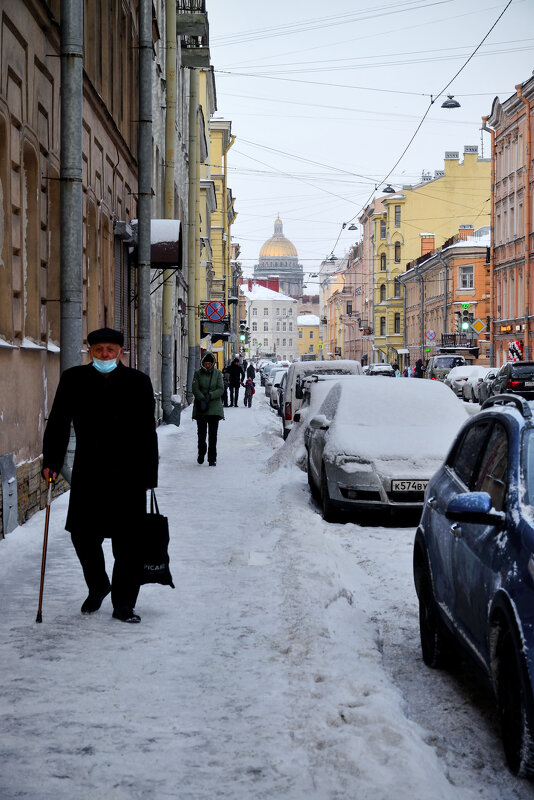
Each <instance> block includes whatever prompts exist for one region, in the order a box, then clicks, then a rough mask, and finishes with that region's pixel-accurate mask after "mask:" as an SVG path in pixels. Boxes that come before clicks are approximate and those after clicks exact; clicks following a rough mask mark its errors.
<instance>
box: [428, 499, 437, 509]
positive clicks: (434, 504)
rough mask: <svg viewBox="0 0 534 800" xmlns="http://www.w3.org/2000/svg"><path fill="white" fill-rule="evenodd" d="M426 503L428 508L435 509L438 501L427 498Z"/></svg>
mask: <svg viewBox="0 0 534 800" xmlns="http://www.w3.org/2000/svg"><path fill="white" fill-rule="evenodd" d="M427 503H428V505H429V506H430V508H436V506H437V504H438V501H437V500H436V498H435V497H429V498H428V500H427Z"/></svg>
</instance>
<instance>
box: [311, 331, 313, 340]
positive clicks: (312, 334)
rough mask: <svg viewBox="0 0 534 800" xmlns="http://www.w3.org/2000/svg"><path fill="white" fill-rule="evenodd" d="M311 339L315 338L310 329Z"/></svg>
mask: <svg viewBox="0 0 534 800" xmlns="http://www.w3.org/2000/svg"><path fill="white" fill-rule="evenodd" d="M310 339H313V331H310Z"/></svg>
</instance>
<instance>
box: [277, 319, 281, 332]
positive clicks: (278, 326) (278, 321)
mask: <svg viewBox="0 0 534 800" xmlns="http://www.w3.org/2000/svg"><path fill="white" fill-rule="evenodd" d="M276 330H277V331H279V330H280V320H277V321H276Z"/></svg>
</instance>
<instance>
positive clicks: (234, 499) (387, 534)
mask: <svg viewBox="0 0 534 800" xmlns="http://www.w3.org/2000/svg"><path fill="white" fill-rule="evenodd" d="M280 434H281V426H280V422H279V419H278V418H277V417H276V416H275V415H274V414H273V412H272V411H271V410H270V408H269V406H268V404H267V403H266V401H265V398H264V396H263V392H262V391H261V390H259V391H257V393H256V395H255V398H254V401H253V405H252V408H251V409H246V408H244V407H243V405H242V398H241V405H240V407H239V408H229V409H227V410H226V421H225V422H224V423H221V425H220V428H219V455H218V463H217V467H215V468H210V467H208V466H207V465H203V466H198V465H197V464H196V442H195V440H196V430H195V427H194V424H193V423H192V421H191V419H190V412H189V411H186V412H184V415H183V418H182V425H181V426H180V428H175V427H164V428H161V429H160V431H159V439H160V451H161V460H160V481H159V482H160V488H159V490H158V500H159V504H160V510H161V511H162V513H165V514H166V515H167V516H168V517H169V522H170V529H171V547H170V554H171V569H172V572H173V577H174V582H175V584H176V590H174V591H173V590H172V589H170V588H168V587H161V586H151V587H143V588H142V589H141V593H140V597H139V600H138V604H137V609H136V610H137V611H138V613H139V614H140V615H141V617H142V622H141V624H140V625H138V626H130V625H124V624H123V623H120V622H118V621H117V620H113V619H112V618H111V608H110V605H109V599H107V600H106V601H105V602H104V604H103V606H102V608H101V610H100V611H99V612H97V613H95V614H93V615H90V616H82V615H81V614H80V610H79V609H80V605H81V602H82V601H83V599H84V597H85V591H84V584H83V579H82V575H81V570H80V567H79V564H78V562H77V559H76V556H75V554H74V550H73V548H72V546H71V544H70V541H69V537H68V534H66V532H65V531H64V530H63V525H64V520H65V512H66V507H67V497H66V496H63V497H61V498H58V499H57V500H55V501H54V502H53V504H52V510H51V517H50V539H49V551H48V562H47V573H46V580H45V591H44V602H43V623H42V625H36V624H35V613H36V610H37V600H38V588H39V574H40V563H41V545H42V537H43V525H44V513H43V512H41V513H40V514H38V515H36V516H35V517H33V518H32V519H31V520H30V521H29V522H28V523H26V524H25V525H24V526H21V527H19V528H18V529H16V530H15V531H14V532H13V533H11V534H9V536H8V537H7V539H6V540H5V541H3V542H0V555H1V558H0V580H1V582H2V595H1V597H2V613H1V615H0V637H1V643H2V664H3V670H2V678H3V692H2V700H1V714H2V733H3V735H2V737H1V743H0V764H1V767H0V798H2V800H11V798H31V800H48V799H49V798H50V800H52V798H54V799H55V798H61V799H62V798H65V799H66V798H69V800H78V798H80V800H81V799H82V798H83V799H84V800H85V798H88V797H89V798H91V800H99V799H100V798H102V800H103V799H104V798H106V799H110V800H137V798H139V800H140V799H141V798H143V800H146V798H153V799H154V800H160V798H162V799H163V798H173V799H174V800H213V799H214V798H231V799H235V800H260V798H261V799H262V800H264V798H273V799H276V800H282V799H283V800H301V798H302V800H304V798H306V800H310V799H311V800H334V799H335V800H349V798H350V800H386V798H387V799H388V800H390V798H391V797H395V798H397V800H452V799H453V798H454V800H458V799H460V800H467V799H468V798H469V799H471V798H483V800H502V799H503V798H506V800H508V798H510V799H512V798H514V799H515V798H518V799H519V798H521V799H523V798H534V790H533V788H532V787H531V785H530V784H529V783H527V782H525V781H519V780H516V779H514V778H513V777H512V776H511V775H510V774H509V772H508V771H507V769H506V766H505V763H504V758H503V754H502V748H501V743H500V739H499V734H498V730H497V724H496V720H495V716H494V711H493V705H492V701H491V697H490V695H489V694H488V692H487V691H486V690H485V689H484V688H481V685H480V681H479V679H478V676H476V675H473V674H472V673H471V672H470V671H469V670H468V669H466V668H465V667H464V666H462V667H461V668H459V669H458V671H457V672H456V674H454V675H451V674H447V673H439V672H435V671H431V670H428V669H427V668H426V667H424V665H423V664H422V661H421V658H420V653H419V642H418V624H417V606H416V598H415V593H414V590H413V582H412V577H411V547H412V540H413V528H394V527H362V526H358V525H354V524H327V523H325V522H323V520H322V518H321V516H320V514H319V513H318V511H317V509H316V507H315V505H314V504H313V502H312V501H311V499H310V495H309V490H308V486H307V482H306V476H305V474H304V473H303V472H301V471H300V470H299V469H298V468H297V467H296V466H294V464H293V460H294V455H295V447H296V445H294V444H292V442H291V438H290V439H288V441H287V442H286V443H285V444H284V445H283V443H282V439H281V435H280ZM104 489H105V490H106V491H109V490H110V487H107V486H104ZM101 490H102V487H100V486H98V485H95V498H94V499H95V503H98V494H99V491H101ZM111 490H112V487H111ZM127 501H128V499H127V498H126V497H122V498H120V497H118V498H117V502H123V503H126V502H127ZM108 556H109V553H108Z"/></svg>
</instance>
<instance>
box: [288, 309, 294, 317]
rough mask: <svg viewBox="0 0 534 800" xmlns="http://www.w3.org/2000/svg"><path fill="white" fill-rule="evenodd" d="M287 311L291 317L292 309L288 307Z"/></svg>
mask: <svg viewBox="0 0 534 800" xmlns="http://www.w3.org/2000/svg"><path fill="white" fill-rule="evenodd" d="M287 313H288V314H289V316H290V317H292V316H293V309H292V308H289V309H288V311H287Z"/></svg>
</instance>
